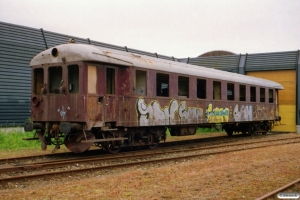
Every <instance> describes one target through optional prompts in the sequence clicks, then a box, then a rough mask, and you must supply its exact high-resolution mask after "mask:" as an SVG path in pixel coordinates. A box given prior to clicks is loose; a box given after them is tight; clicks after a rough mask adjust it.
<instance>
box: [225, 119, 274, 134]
mask: <svg viewBox="0 0 300 200" xmlns="http://www.w3.org/2000/svg"><path fill="white" fill-rule="evenodd" d="M273 128H274V122H273V121H257V122H248V123H247V122H243V123H226V124H224V125H223V126H222V129H223V130H224V131H225V132H226V133H227V135H228V136H232V134H233V133H239V132H241V133H242V134H247V133H248V134H250V135H253V134H258V133H261V134H266V133H267V132H269V131H271V130H272V129H273Z"/></svg>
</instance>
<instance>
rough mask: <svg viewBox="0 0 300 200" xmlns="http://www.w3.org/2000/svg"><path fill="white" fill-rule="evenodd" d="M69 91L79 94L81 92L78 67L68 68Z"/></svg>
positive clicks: (71, 66)
mask: <svg viewBox="0 0 300 200" xmlns="http://www.w3.org/2000/svg"><path fill="white" fill-rule="evenodd" d="M68 91H69V93H77V92H78V91H79V67H78V65H69V66H68Z"/></svg>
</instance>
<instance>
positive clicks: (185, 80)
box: [178, 76, 189, 98]
mask: <svg viewBox="0 0 300 200" xmlns="http://www.w3.org/2000/svg"><path fill="white" fill-rule="evenodd" d="M178 96H184V97H187V98H188V97H189V77H184V76H178Z"/></svg>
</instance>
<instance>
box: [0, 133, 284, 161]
mask: <svg viewBox="0 0 300 200" xmlns="http://www.w3.org/2000/svg"><path fill="white" fill-rule="evenodd" d="M281 135H282V133H272V134H268V135H257V136H255V137H253V139H258V140H259V139H268V138H269V137H271V138H273V137H276V136H281ZM249 137H252V136H250V135H241V134H238V135H233V136H231V137H228V136H227V135H226V136H215V137H208V138H196V139H188V140H178V141H168V142H165V143H160V144H159V146H158V149H161V148H166V147H173V146H175V147H179V148H180V146H186V145H193V144H195V145H199V144H200V143H201V145H202V146H207V145H218V144H226V143H232V142H239V141H244V140H249ZM141 148H143V147H141ZM125 151H127V149H126V148H125ZM106 155H107V153H106V152H103V151H102V150H101V149H97V150H95V149H94V150H91V151H87V152H84V153H81V154H76V153H73V152H65V153H54V154H53V153H52V154H44V155H31V156H22V157H12V158H2V159H0V166H1V165H5V164H20V163H33V162H40V161H44V160H56V159H67V158H80V157H89V156H106Z"/></svg>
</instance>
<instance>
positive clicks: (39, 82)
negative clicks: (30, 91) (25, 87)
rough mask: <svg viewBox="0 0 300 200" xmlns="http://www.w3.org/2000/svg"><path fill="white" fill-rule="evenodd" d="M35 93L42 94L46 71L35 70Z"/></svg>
mask: <svg viewBox="0 0 300 200" xmlns="http://www.w3.org/2000/svg"><path fill="white" fill-rule="evenodd" d="M33 73H34V93H35V94H41V89H42V87H43V85H44V69H42V68H38V69H34V72H33Z"/></svg>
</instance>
